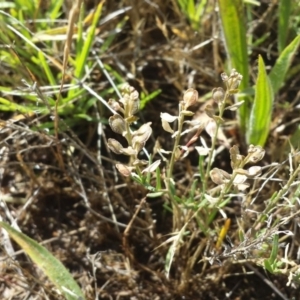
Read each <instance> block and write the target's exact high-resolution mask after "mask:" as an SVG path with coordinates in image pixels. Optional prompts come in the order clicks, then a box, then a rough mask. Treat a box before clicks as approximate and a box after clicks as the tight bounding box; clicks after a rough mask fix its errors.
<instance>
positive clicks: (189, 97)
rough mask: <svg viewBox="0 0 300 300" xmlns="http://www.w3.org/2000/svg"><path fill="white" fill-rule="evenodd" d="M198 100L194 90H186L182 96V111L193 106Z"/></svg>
mask: <svg viewBox="0 0 300 300" xmlns="http://www.w3.org/2000/svg"><path fill="white" fill-rule="evenodd" d="M197 100H198V92H197V91H196V90H195V89H192V88H190V89H188V90H187V91H186V92H185V93H184V95H183V103H184V109H185V110H186V109H187V108H189V107H190V106H192V105H194V104H195V103H196V102H197Z"/></svg>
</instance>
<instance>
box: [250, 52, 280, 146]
mask: <svg viewBox="0 0 300 300" xmlns="http://www.w3.org/2000/svg"><path fill="white" fill-rule="evenodd" d="M273 101H274V93H273V89H272V85H271V82H270V80H269V77H268V75H267V72H266V68H265V64H264V61H263V59H262V57H261V56H259V57H258V77H257V81H256V86H255V98H254V103H253V107H252V110H251V115H250V124H249V130H248V139H247V140H248V144H253V145H260V146H264V144H265V142H266V139H267V137H268V134H269V128H270V122H271V114H272V106H273Z"/></svg>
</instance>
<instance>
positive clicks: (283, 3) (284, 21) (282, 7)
mask: <svg viewBox="0 0 300 300" xmlns="http://www.w3.org/2000/svg"><path fill="white" fill-rule="evenodd" d="M291 7H292V1H291V0H279V5H278V39H277V41H278V52H279V53H281V52H282V51H283V49H284V48H285V46H286V39H287V37H288V29H289V20H290V14H291Z"/></svg>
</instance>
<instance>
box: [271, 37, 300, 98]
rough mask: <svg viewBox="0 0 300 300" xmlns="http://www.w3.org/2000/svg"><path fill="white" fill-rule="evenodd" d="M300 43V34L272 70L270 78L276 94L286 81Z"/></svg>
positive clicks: (284, 51)
mask: <svg viewBox="0 0 300 300" xmlns="http://www.w3.org/2000/svg"><path fill="white" fill-rule="evenodd" d="M299 44H300V35H298V36H297V37H295V38H294V40H293V41H292V42H291V43H290V44H289V45H288V46H287V47H286V48H285V49H284V50H283V52H282V53H281V54H280V56H279V57H278V59H277V60H276V63H275V66H274V67H273V68H272V70H271V72H270V80H271V83H272V87H273V91H274V94H276V93H277V92H278V91H279V89H280V88H281V86H282V84H283V83H284V79H285V76H286V73H287V71H288V69H289V67H290V65H291V63H292V59H293V57H294V55H295V54H296V51H297V49H298V47H299Z"/></svg>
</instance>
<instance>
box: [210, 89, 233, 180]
mask: <svg viewBox="0 0 300 300" xmlns="http://www.w3.org/2000/svg"><path fill="white" fill-rule="evenodd" d="M228 97H229V93H228V91H226V93H225V95H224V99H223V101H221V105H220V110H219V117H220V118H222V116H223V113H224V109H225V105H226V99H227V98H228ZM215 122H216V125H217V127H216V132H215V135H214V136H213V139H212V144H211V151H209V155H208V163H207V168H206V173H205V183H207V182H208V179H209V172H210V168H211V165H212V163H213V155H214V152H215V148H216V144H217V139H218V131H219V129H220V127H221V121H220V120H216V121H215Z"/></svg>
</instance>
